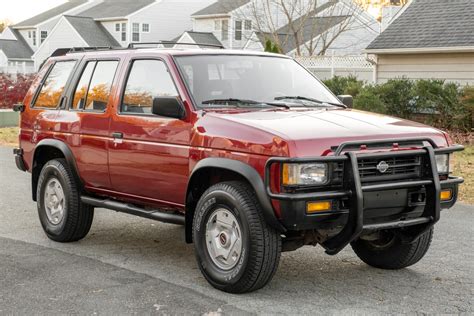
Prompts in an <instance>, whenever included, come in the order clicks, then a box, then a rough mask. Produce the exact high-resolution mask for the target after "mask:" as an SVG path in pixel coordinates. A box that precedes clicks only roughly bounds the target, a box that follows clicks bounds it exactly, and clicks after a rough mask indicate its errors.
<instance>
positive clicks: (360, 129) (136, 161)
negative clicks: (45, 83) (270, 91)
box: [20, 50, 447, 208]
mask: <svg viewBox="0 0 474 316" xmlns="http://www.w3.org/2000/svg"><path fill="white" fill-rule="evenodd" d="M203 53H207V54H208V53H209V52H208V51H201V50H199V51H164V50H124V51H116V52H113V51H112V52H96V53H87V54H71V55H67V56H64V57H58V58H54V60H61V59H71V58H77V59H78V60H80V59H82V58H85V57H86V58H105V57H114V58H120V64H119V69H118V71H117V74H116V76H115V81H114V85H113V89H112V91H111V96H110V99H109V102H108V107H107V110H106V111H105V112H104V113H89V112H77V111H68V110H44V109H35V108H32V107H31V106H30V102H31V100H32V96H33V94H34V93H35V91H36V89H37V88H38V86H39V83H40V80H41V78H42V76H43V75H44V74H45V69H48V67H49V66H50V65H51V64H52V62H53V61H52V60H51V61H49V62H48V63H47V64H46V66H45V67H44V68H43V71H41V72H40V74H39V76H38V77H37V78H36V79H35V80H34V82H33V84H32V86H31V88H30V90H29V92H28V94H27V96H26V98H25V100H24V103H25V105H26V111H25V112H24V113H23V114H22V118H21V134H20V139H21V147H22V148H23V150H24V159H25V162H26V165H27V167H28V169H29V170H30V171H31V168H32V159H33V152H34V149H35V145H36V144H37V143H38V142H39V141H41V140H42V139H45V138H54V139H59V140H61V141H63V142H64V143H66V144H67V145H68V146H69V148H70V149H71V150H72V152H73V154H74V157H75V159H76V163H77V167H78V171H79V174H80V177H81V178H82V180H83V181H84V183H85V184H86V189H87V190H90V191H93V192H95V193H98V194H103V195H108V196H114V197H116V198H118V199H122V200H126V201H132V202H137V203H142V204H148V205H158V206H159V205H169V206H178V207H180V208H184V204H185V195H186V189H187V183H188V179H189V175H190V173H191V172H192V170H193V168H194V166H195V165H196V164H197V162H198V161H200V160H201V159H204V158H207V157H224V158H229V159H235V160H239V161H242V162H244V163H247V164H249V165H250V166H252V167H253V168H255V169H256V170H257V171H258V173H259V174H260V175H261V176H262V177H263V174H264V167H265V163H266V161H267V160H268V158H269V157H271V156H285V157H311V156H321V155H330V154H332V151H331V147H333V146H337V145H339V144H340V143H341V142H344V141H352V140H370V139H385V138H395V137H396V138H401V137H422V136H426V137H430V138H432V139H433V141H435V142H436V143H437V144H438V145H439V146H442V147H444V146H446V145H447V141H446V136H445V135H444V134H443V133H442V132H441V131H439V130H436V129H434V128H431V127H428V126H425V125H422V124H418V123H414V122H410V121H405V120H401V119H398V118H393V117H388V116H382V115H378V114H371V113H367V112H361V111H356V110H350V109H334V110H317V109H315V110H296V109H293V110H288V109H284V108H281V109H280V108H274V109H269V110H261V111H249V110H235V109H234V110H231V111H229V110H215V111H207V112H206V113H205V114H204V113H203V112H202V111H197V110H196V109H195V107H194V106H193V105H192V101H191V98H190V96H189V95H188V93H187V91H186V88H185V85H184V83H183V81H182V80H181V78H180V75H179V72H178V70H177V68H176V65H175V64H174V62H173V59H172V57H173V54H203ZM226 53H227V52H225V51H216V52H213V54H226ZM234 53H235V52H234ZM132 54H133V56H134V57H152V58H161V59H163V60H164V61H165V62H166V64H167V65H168V68H169V70H170V73H171V75H172V77H173V80H174V81H175V84H176V86H177V88H178V91H179V93H180V96H181V99H182V101H183V104H184V106H185V108H186V113H187V115H186V117H185V118H184V119H182V120H178V119H170V118H163V117H157V116H141V117H140V116H133V115H121V114H118V108H119V102H120V94H121V91H122V90H123V86H124V84H125V79H124V73H125V71H126V69H127V66H128V64H129V59H130V57H131V55H132ZM113 132H121V133H123V135H124V138H123V142H122V143H120V144H117V143H114V141H113V138H112V133H113ZM274 206H275V207H277V205H275V204H274Z"/></svg>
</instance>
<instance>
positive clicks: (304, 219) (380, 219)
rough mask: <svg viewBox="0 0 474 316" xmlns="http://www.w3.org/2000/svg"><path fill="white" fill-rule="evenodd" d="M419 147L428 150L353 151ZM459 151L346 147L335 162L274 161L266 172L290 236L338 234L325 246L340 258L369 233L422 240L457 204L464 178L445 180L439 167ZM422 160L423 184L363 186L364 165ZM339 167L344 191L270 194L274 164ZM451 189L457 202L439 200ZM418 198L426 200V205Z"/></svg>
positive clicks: (431, 147)
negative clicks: (319, 205) (321, 206)
mask: <svg viewBox="0 0 474 316" xmlns="http://www.w3.org/2000/svg"><path fill="white" fill-rule="evenodd" d="M407 141H409V142H414V141H420V142H424V143H428V145H426V146H424V147H422V148H419V149H409V150H395V151H388V152H376V153H361V152H357V153H356V152H353V151H348V152H346V153H344V154H342V152H343V150H344V149H345V148H348V147H357V146H358V145H359V146H360V145H369V144H380V143H384V144H387V143H402V142H407ZM463 149H464V147H463V146H460V145H456V146H451V147H447V148H437V146H436V144H434V142H432V141H431V140H429V139H394V140H383V141H371V142H367V141H365V142H360V143H359V142H349V143H344V144H341V145H340V146H339V147H338V148H337V149H336V150H335V155H334V156H327V157H317V158H303V159H298V158H271V159H269V161H268V162H267V165H266V170H265V186H266V191H267V194H268V195H269V197H270V198H271V199H273V200H278V201H279V202H280V219H281V222H282V224H283V225H284V226H285V227H286V228H287V229H288V230H297V231H301V230H311V229H336V230H337V228H340V229H339V232H338V233H337V234H336V235H334V236H332V237H330V238H329V239H327V240H326V241H325V242H323V243H322V246H323V247H324V248H325V249H326V252H327V253H328V254H336V253H338V252H339V251H341V250H342V249H343V248H344V247H345V246H347V245H348V244H349V243H350V242H351V241H353V240H355V239H356V238H358V237H359V236H360V235H361V234H362V233H364V232H370V231H377V230H383V229H393V228H405V230H404V231H405V233H406V234H405V235H406V236H405V237H406V238H409V239H411V240H414V239H416V238H418V237H419V236H420V235H421V234H423V233H424V232H425V231H426V230H428V229H430V228H431V227H432V226H433V225H434V224H435V223H436V222H437V221H438V220H439V218H440V211H441V209H442V208H449V207H451V206H452V205H454V203H455V202H456V198H457V192H458V185H459V184H460V183H462V182H463V179H462V178H457V177H448V178H446V179H445V180H440V177H439V174H438V170H437V167H436V158H435V155H436V154H446V153H452V152H455V151H461V150H463ZM414 155H418V156H421V157H423V161H424V162H425V164H424V167H425V173H423V176H422V177H421V178H420V179H416V180H402V181H392V182H377V183H364V182H362V181H361V178H360V173H359V167H358V160H359V159H381V160H383V159H388V158H393V157H409V156H414ZM317 162H325V163H331V162H339V163H342V164H343V181H342V182H343V183H342V186H341V187H340V189H336V190H331V191H318V192H309V193H275V192H272V189H271V185H270V182H271V177H270V174H271V173H270V171H271V168H272V166H273V165H274V164H281V163H317ZM445 189H450V190H451V192H452V198H451V200H449V201H443V202H441V200H440V192H441V191H442V190H445ZM419 197H422V199H421V198H420V199H419ZM317 201H331V204H332V206H333V207H332V208H331V211H328V212H325V213H317V214H307V213H306V205H307V203H308V202H317Z"/></svg>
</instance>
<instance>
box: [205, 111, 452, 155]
mask: <svg viewBox="0 0 474 316" xmlns="http://www.w3.org/2000/svg"><path fill="white" fill-rule="evenodd" d="M200 125H201V127H202V128H203V129H205V130H206V131H207V136H208V137H207V138H208V145H211V146H210V147H213V148H222V149H229V150H232V146H233V145H230V144H228V145H230V147H228V146H223V147H224V148H223V147H222V145H223V144H221V143H222V142H223V141H224V142H225V139H227V140H229V142H232V141H236V142H242V145H244V146H242V147H240V148H238V149H236V148H234V150H237V151H248V150H249V149H250V150H252V146H253V145H257V147H258V146H264V147H265V146H267V149H271V150H270V151H268V150H263V149H261V150H260V151H259V153H261V154H269V155H274V156H277V155H278V156H280V155H281V156H292V157H307V156H315V155H322V154H323V153H324V152H326V151H327V150H328V149H330V148H331V147H333V146H338V145H339V144H340V143H342V142H346V141H355V140H370V139H372V140H373V139H387V138H404V137H407V138H409V137H429V138H431V139H433V141H434V142H435V143H436V144H437V145H438V146H446V138H445V136H444V134H443V133H442V132H441V131H439V130H437V129H435V128H432V127H429V126H426V125H423V124H420V123H416V122H412V121H407V120H403V119H399V118H395V117H391V116H386V115H380V114H374V113H369V112H363V111H358V110H353V109H337V110H334V109H331V110H325V109H318V110H301V111H298V110H288V111H283V110H275V111H258V112H235V113H232V112H210V113H207V114H206V115H205V116H204V117H203V118H202V119H201V120H200V121H199V122H198V126H200ZM216 146H217V147H216ZM248 146H250V147H248ZM275 146H276V147H278V148H279V151H278V153H277V152H272V150H274V149H275ZM246 147H247V150H245V148H246Z"/></svg>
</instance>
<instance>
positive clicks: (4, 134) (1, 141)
mask: <svg viewBox="0 0 474 316" xmlns="http://www.w3.org/2000/svg"><path fill="white" fill-rule="evenodd" d="M0 145H2V146H12V147H13V146H18V127H3V128H0Z"/></svg>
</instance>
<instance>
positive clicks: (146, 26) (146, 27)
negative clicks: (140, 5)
mask: <svg viewBox="0 0 474 316" xmlns="http://www.w3.org/2000/svg"><path fill="white" fill-rule="evenodd" d="M142 32H143V33H150V24H148V23H143V24H142Z"/></svg>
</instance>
